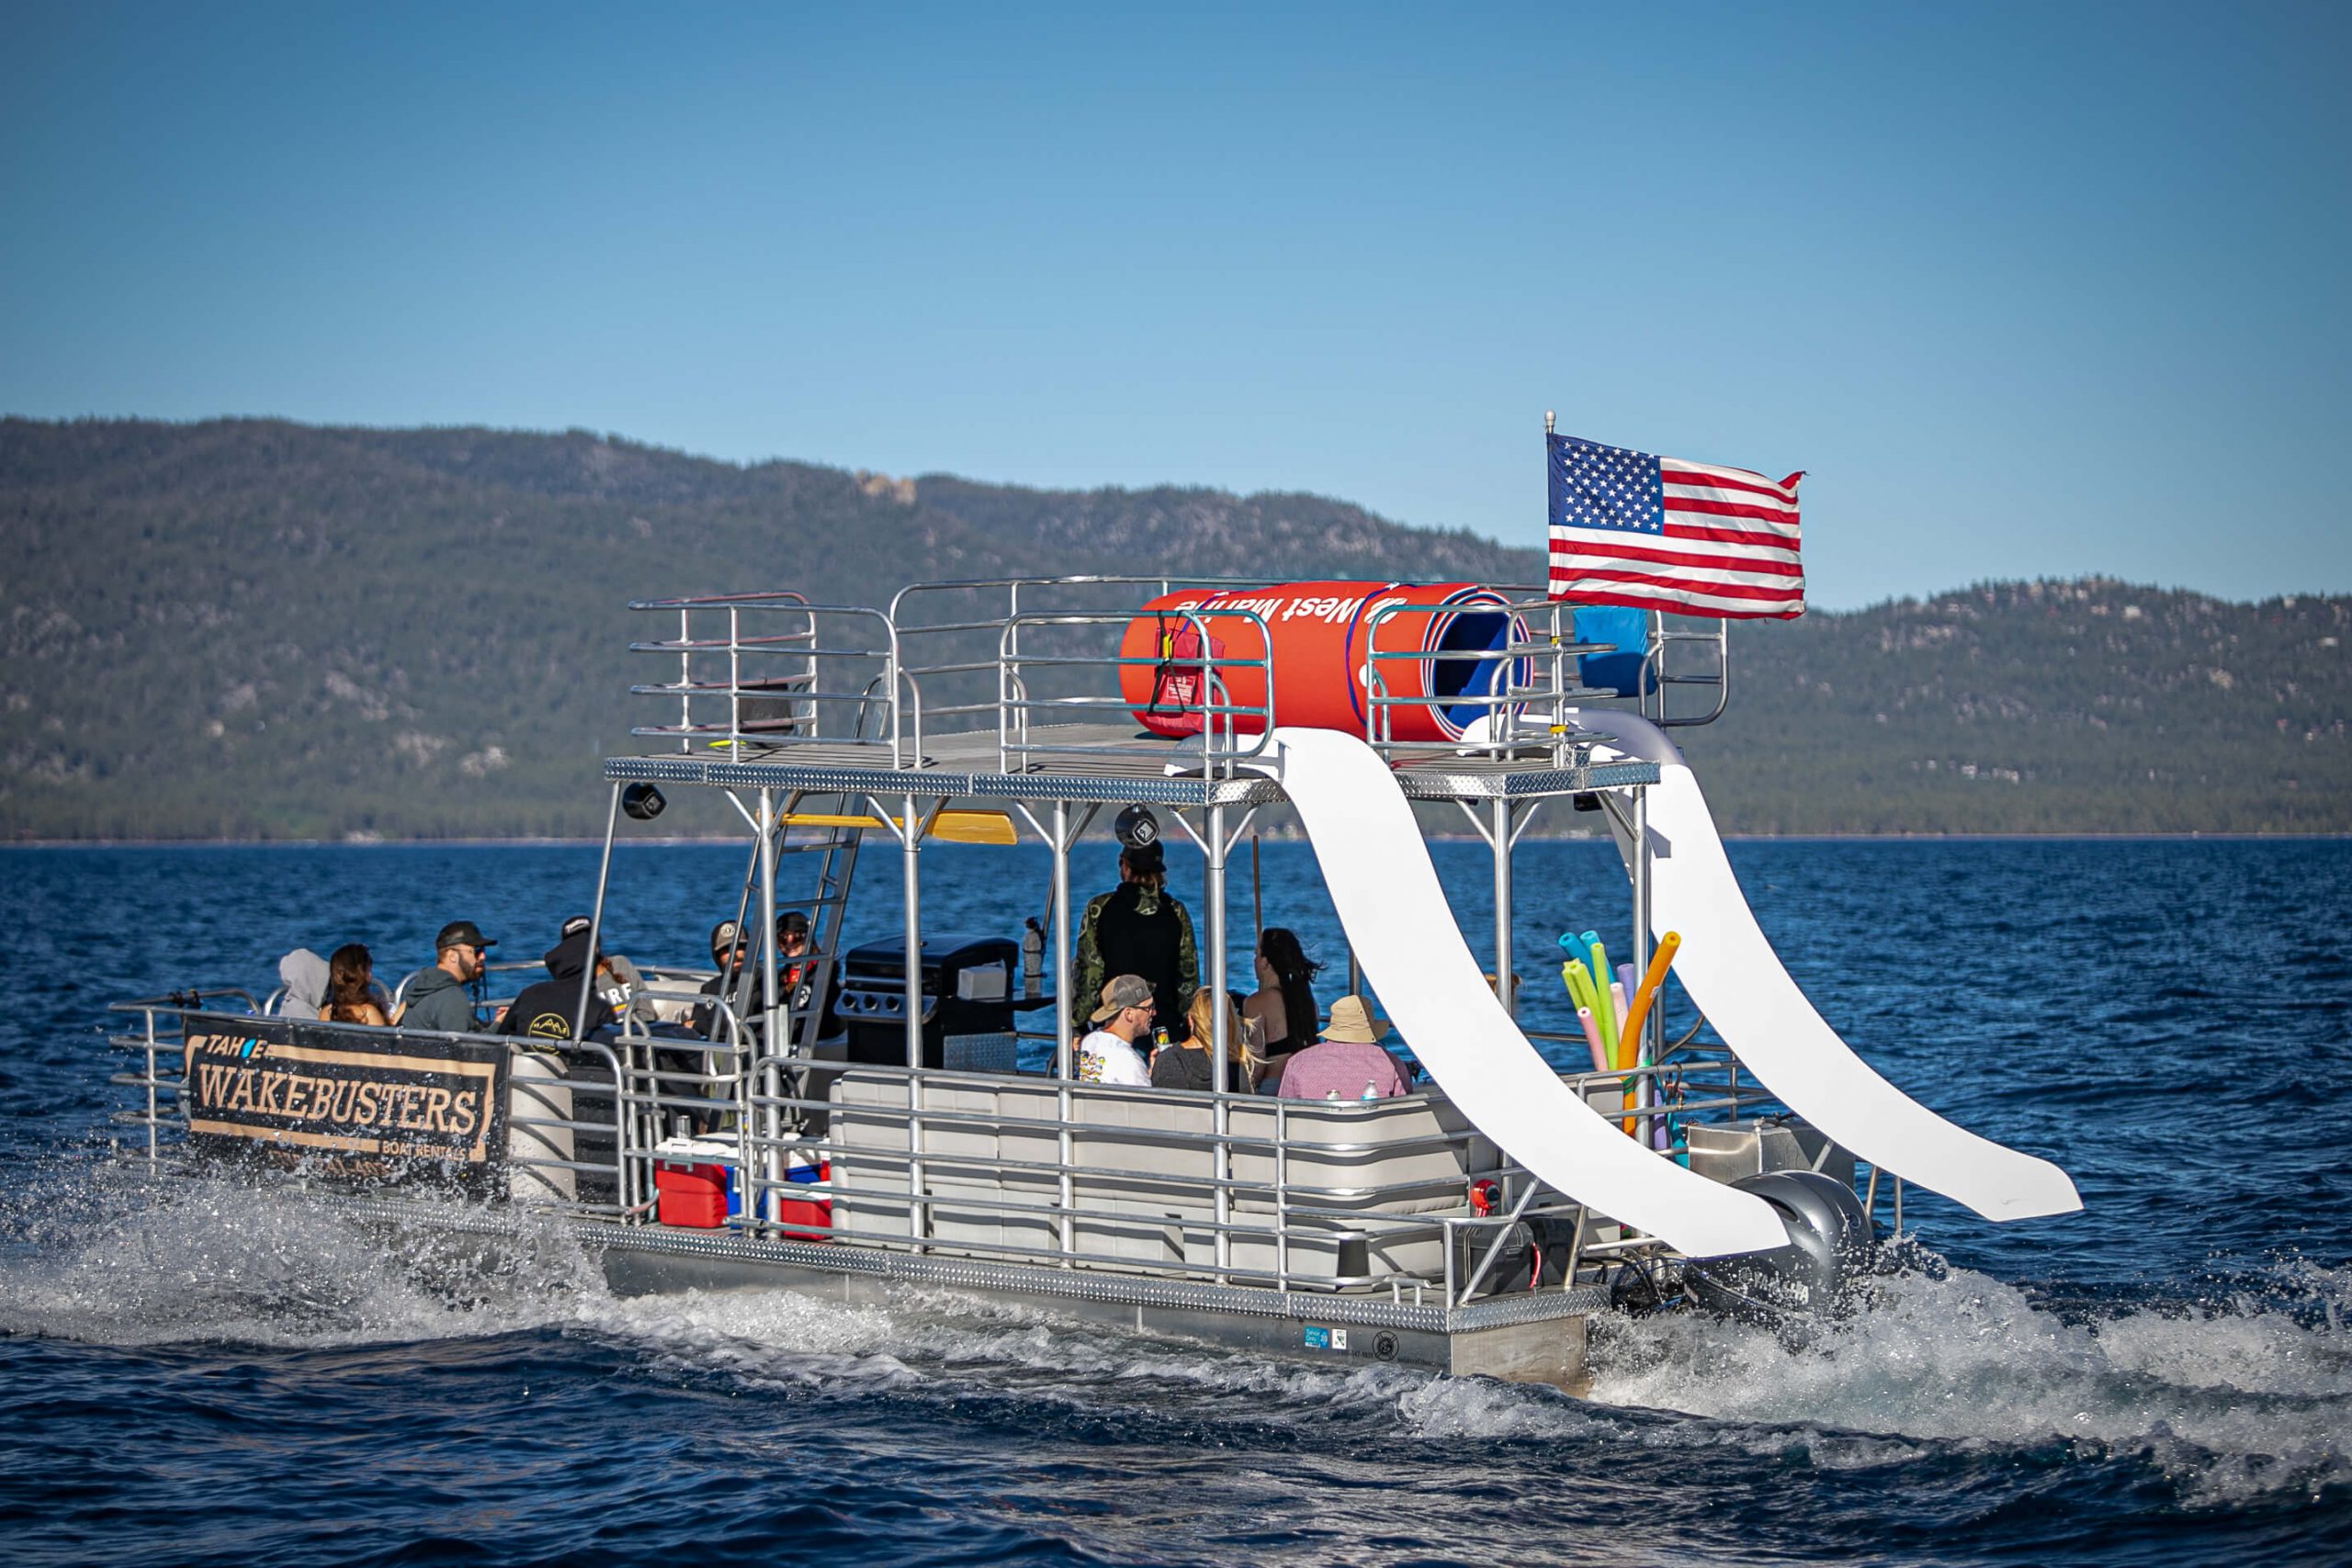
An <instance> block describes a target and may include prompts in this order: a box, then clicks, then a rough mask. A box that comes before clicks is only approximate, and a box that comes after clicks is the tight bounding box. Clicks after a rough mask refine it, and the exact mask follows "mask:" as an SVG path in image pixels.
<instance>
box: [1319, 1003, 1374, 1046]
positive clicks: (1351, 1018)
mask: <svg viewBox="0 0 2352 1568" xmlns="http://www.w3.org/2000/svg"><path fill="white" fill-rule="evenodd" d="M1323 1038H1324V1039H1326V1040H1337V1041H1339V1042H1340V1043H1343V1044H1348V1045H1377V1044H1378V1043H1380V1036H1379V1035H1377V1034H1375V1033H1374V1032H1373V1028H1372V1010H1371V1009H1370V1008H1368V1007H1366V1006H1364V1001H1363V998H1362V997H1341V998H1340V999H1339V1000H1338V1001H1336V1002H1333V1003H1332V1004H1331V1021H1330V1022H1329V1024H1327V1025H1325V1026H1324V1030H1323Z"/></svg>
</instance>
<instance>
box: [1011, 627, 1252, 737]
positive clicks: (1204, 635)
mask: <svg viewBox="0 0 2352 1568" xmlns="http://www.w3.org/2000/svg"><path fill="white" fill-rule="evenodd" d="M1151 614H1152V615H1153V616H1154V617H1156V619H1157V621H1158V623H1159V624H1158V626H1156V628H1155V629H1154V632H1153V637H1154V642H1155V647H1154V649H1153V650H1152V651H1151V652H1149V653H1147V654H1127V653H1121V652H1114V653H1111V654H1108V655H1105V654H1102V653H1089V654H1084V655H1060V656H1057V655H1038V654H1031V655H1028V656H1026V657H1023V655H1022V654H1021V652H1020V651H1019V648H1020V636H1021V632H1022V631H1023V628H1024V627H1043V626H1115V627H1117V628H1118V630H1119V633H1120V642H1119V644H1117V645H1114V646H1122V647H1123V646H1124V645H1125V633H1126V631H1127V629H1128V628H1129V627H1130V626H1133V625H1134V624H1135V623H1136V620H1137V619H1138V618H1139V616H1138V615H1137V613H1136V612H1135V611H1132V610H1129V611H1123V612H1117V613H1113V614H1102V615H1079V614H1060V615H1048V614H1024V615H1015V616H1013V617H1012V619H1011V620H1009V621H1007V622H1006V623H1005V625H1004V628H1003V630H1002V631H1001V633H1000V634H999V641H998V648H997V681H998V687H997V715H998V717H997V752H998V766H999V767H1000V768H1001V770H1002V771H1003V772H1005V773H1019V772H1021V771H1023V769H1025V768H1027V767H1028V766H1029V764H1030V760H1031V759H1032V758H1034V757H1035V756H1037V755H1038V754H1040V753H1042V752H1046V751H1051V752H1054V753H1056V754H1058V755H1071V756H1086V755H1115V754H1118V753H1120V752H1123V751H1125V750H1130V749H1129V748H1126V747H1122V746H1113V745H1101V744H1089V743H1086V742H1082V741H1073V740H1071V739H1069V737H1066V736H1065V737H1049V738H1047V739H1046V740H1044V741H1042V742H1041V741H1040V740H1039V739H1037V737H1036V734H1035V728H1033V726H1032V724H1031V718H1030V716H1031V715H1032V714H1039V713H1043V714H1049V715H1052V716H1057V717H1060V718H1064V719H1068V720H1078V719H1083V718H1084V717H1085V716H1090V715H1103V716H1113V715H1117V716H1125V715H1131V714H1136V713H1141V714H1144V715H1146V716H1148V717H1151V718H1157V719H1159V720H1160V721H1161V722H1162V723H1164V724H1166V725H1167V726H1168V727H1169V728H1170V729H1172V730H1175V731H1177V732H1178V734H1179V735H1180V736H1181V734H1182V732H1183V731H1185V730H1191V731H1193V735H1194V736H1195V737H1197V739H1198V741H1199V745H1200V750H1199V758H1200V766H1201V770H1202V772H1203V773H1206V774H1208V775H1210V776H1212V777H1216V776H1225V775H1229V774H1231V773H1232V772H1233V769H1234V765H1235V764H1236V763H1237V762H1238V761H1242V760H1244V759H1247V758H1251V757H1258V756H1262V755H1263V754H1264V753H1265V750H1266V748H1267V746H1268V745H1269V744H1270V738H1271V736H1272V733H1273V728H1274V724H1275V718H1274V653H1273V639H1272V636H1271V634H1270V633H1269V631H1268V629H1267V626H1266V620H1265V617H1264V616H1263V615H1260V614H1259V613H1258V612H1257V611H1255V610H1245V609H1239V608H1228V607H1227V606H1223V605H1217V604H1204V605H1198V606H1182V607H1177V608H1171V609H1167V610H1157V611H1153V612H1151ZM1236 622H1238V623H1240V624H1242V625H1243V626H1250V627H1254V628H1255V629H1256V632H1257V637H1258V647H1259V649H1261V653H1260V654H1259V655H1258V656H1257V657H1254V658H1253V657H1250V656H1247V655H1239V654H1236V653H1234V652H1232V651H1231V650H1229V649H1226V648H1224V647H1223V646H1222V645H1221V644H1220V642H1219V640H1218V639H1217V637H1216V633H1215V629H1214V628H1215V627H1216V626H1218V625H1219V624H1225V625H1227V626H1230V625H1231V624H1232V623H1236ZM1171 624H1173V625H1175V626H1181V627H1183V628H1186V629H1187V630H1189V632H1190V634H1191V639H1190V640H1191V642H1192V652H1191V653H1189V654H1187V653H1184V652H1182V644H1183V643H1184V641H1185V640H1186V639H1185V637H1184V635H1183V634H1182V632H1179V633H1174V634H1171V633H1170V631H1169V629H1168V628H1169V626H1170V625H1171ZM1057 669H1085V670H1104V669H1109V670H1114V671H1128V670H1141V671H1145V672H1146V677H1145V678H1146V680H1147V681H1148V682H1149V687H1148V691H1147V693H1146V694H1145V697H1144V700H1143V701H1142V702H1140V703H1138V702H1137V701H1136V698H1135V697H1134V696H1133V695H1131V694H1128V693H1126V692H1125V691H1122V692H1120V693H1118V694H1114V695H1109V696H1096V695H1077V696H1043V697H1041V696H1035V695H1033V694H1031V676H1032V675H1033V674H1034V673H1035V672H1036V671H1044V670H1057ZM1236 671H1252V672H1254V673H1255V675H1256V679H1257V684H1258V688H1259V690H1260V692H1261V694H1262V695H1261V699H1260V700H1259V701H1257V702H1254V703H1252V702H1244V701H1239V700H1237V699H1236V697H1235V695H1234V693H1233V682H1232V675H1233V674H1234V673H1235V672H1236ZM1121 684H1122V685H1124V684H1125V682H1124V681H1123V682H1121ZM1245 737H1246V744H1245ZM1171 739H1172V737H1171ZM1190 744H1191V743H1190V742H1189V741H1185V740H1182V739H1179V740H1178V748H1179V750H1177V751H1176V753H1175V757H1176V759H1177V760H1179V762H1180V765H1181V759H1182V757H1183V756H1184V754H1185V752H1184V748H1186V747H1188V746H1189V745H1190Z"/></svg>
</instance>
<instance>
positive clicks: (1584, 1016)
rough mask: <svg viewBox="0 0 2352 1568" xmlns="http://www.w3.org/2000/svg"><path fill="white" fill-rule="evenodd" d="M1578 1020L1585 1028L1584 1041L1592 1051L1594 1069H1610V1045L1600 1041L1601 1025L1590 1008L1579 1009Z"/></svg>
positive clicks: (1602, 1071) (1596, 1070)
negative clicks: (1594, 1018) (1595, 1019)
mask: <svg viewBox="0 0 2352 1568" xmlns="http://www.w3.org/2000/svg"><path fill="white" fill-rule="evenodd" d="M1577 1024H1578V1025H1579V1026H1581V1027H1582V1028H1583V1030H1584V1043H1585V1044H1586V1046H1587V1047H1589V1049H1590V1050H1591V1052H1592V1070H1593V1071H1594V1072H1596V1073H1605V1072H1607V1071H1608V1070H1609V1047H1607V1046H1606V1045H1603V1044H1602V1043H1600V1024H1599V1023H1597V1022H1595V1021H1594V1020H1593V1016H1592V1010H1591V1009H1590V1008H1578V1009H1577Z"/></svg>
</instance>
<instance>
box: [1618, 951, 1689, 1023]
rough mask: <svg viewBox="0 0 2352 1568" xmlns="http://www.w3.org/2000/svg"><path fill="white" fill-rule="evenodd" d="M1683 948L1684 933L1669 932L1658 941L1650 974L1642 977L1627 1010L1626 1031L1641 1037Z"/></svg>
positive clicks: (1651, 958)
mask: <svg viewBox="0 0 2352 1568" xmlns="http://www.w3.org/2000/svg"><path fill="white" fill-rule="evenodd" d="M1681 946H1682V933H1681V932H1680V931H1668V932H1667V933H1666V934H1665V935H1664V936H1662V937H1660V938H1658V939H1657V952H1656V953H1652V954H1650V967H1649V973H1648V974H1646V975H1644V976H1642V984H1641V988H1640V989H1639V990H1637V991H1635V992H1634V1005H1633V1006H1632V1007H1631V1008H1629V1009H1628V1010H1626V1013H1625V1031H1626V1032H1627V1033H1629V1034H1633V1035H1635V1036H1639V1035H1640V1033H1641V1032H1642V1025H1643V1024H1644V1023H1645V1022H1647V1021H1648V1020H1649V1016H1650V1008H1651V1006H1652V1004H1654V1003H1655V1002H1656V1001H1657V997H1658V992H1659V990H1660V989H1661V988H1662V987H1664V986H1665V985H1666V972H1667V970H1668V968H1670V967H1672V965H1673V964H1674V954H1675V953H1676V951H1677V950H1679V948H1680V947H1681Z"/></svg>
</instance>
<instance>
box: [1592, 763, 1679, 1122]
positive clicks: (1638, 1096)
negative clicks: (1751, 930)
mask: <svg viewBox="0 0 2352 1568" xmlns="http://www.w3.org/2000/svg"><path fill="white" fill-rule="evenodd" d="M1633 958H1634V974H1636V975H1641V974H1645V973H1647V972H1648V970H1649V966H1650V790H1649V785H1647V784H1636V785H1634V943H1633ZM1594 978H1595V979H1596V980H1598V981H1599V982H1600V994H1601V996H1602V997H1604V998H1606V997H1607V996H1608V995H1609V981H1608V977H1607V976H1594ZM1632 1001H1633V998H1630V997H1629V998H1626V1002H1627V1005H1629V1006H1630V1005H1631V1004H1632ZM1665 1021H1666V1010H1665V1009H1664V1008H1661V1007H1656V1006H1653V1007H1652V1008H1651V1009H1650V1017H1649V1018H1647V1019H1645V1020H1644V1021H1643V1028H1642V1032H1643V1035H1644V1036H1645V1038H1644V1039H1641V1040H1636V1041H1634V1043H1633V1050H1634V1066H1637V1067H1638V1066H1654V1065H1655V1064H1656V1063H1657V1047H1656V1044H1655V1042H1656V1041H1657V1039H1658V1038H1659V1034H1658V1031H1659V1030H1660V1028H1662V1027H1663V1026H1664V1023H1665ZM1656 1082H1657V1080H1656V1079H1655V1078H1643V1079H1641V1080H1640V1088H1639V1089H1636V1090H1635V1091H1634V1102H1635V1103H1636V1104H1639V1105H1644V1106H1646V1105H1648V1104H1649V1103H1650V1102H1651V1100H1653V1099H1655V1098H1656V1096H1655V1095H1654V1094H1653V1093H1652V1092H1651V1090H1652V1086H1653V1085H1654V1084H1655V1083H1656ZM1640 1133H1641V1140H1642V1147H1644V1148H1648V1147H1649V1146H1650V1143H1651V1138H1650V1119H1649V1118H1648V1117H1646V1116H1645V1117H1643V1118H1642V1119H1641V1122H1640Z"/></svg>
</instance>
